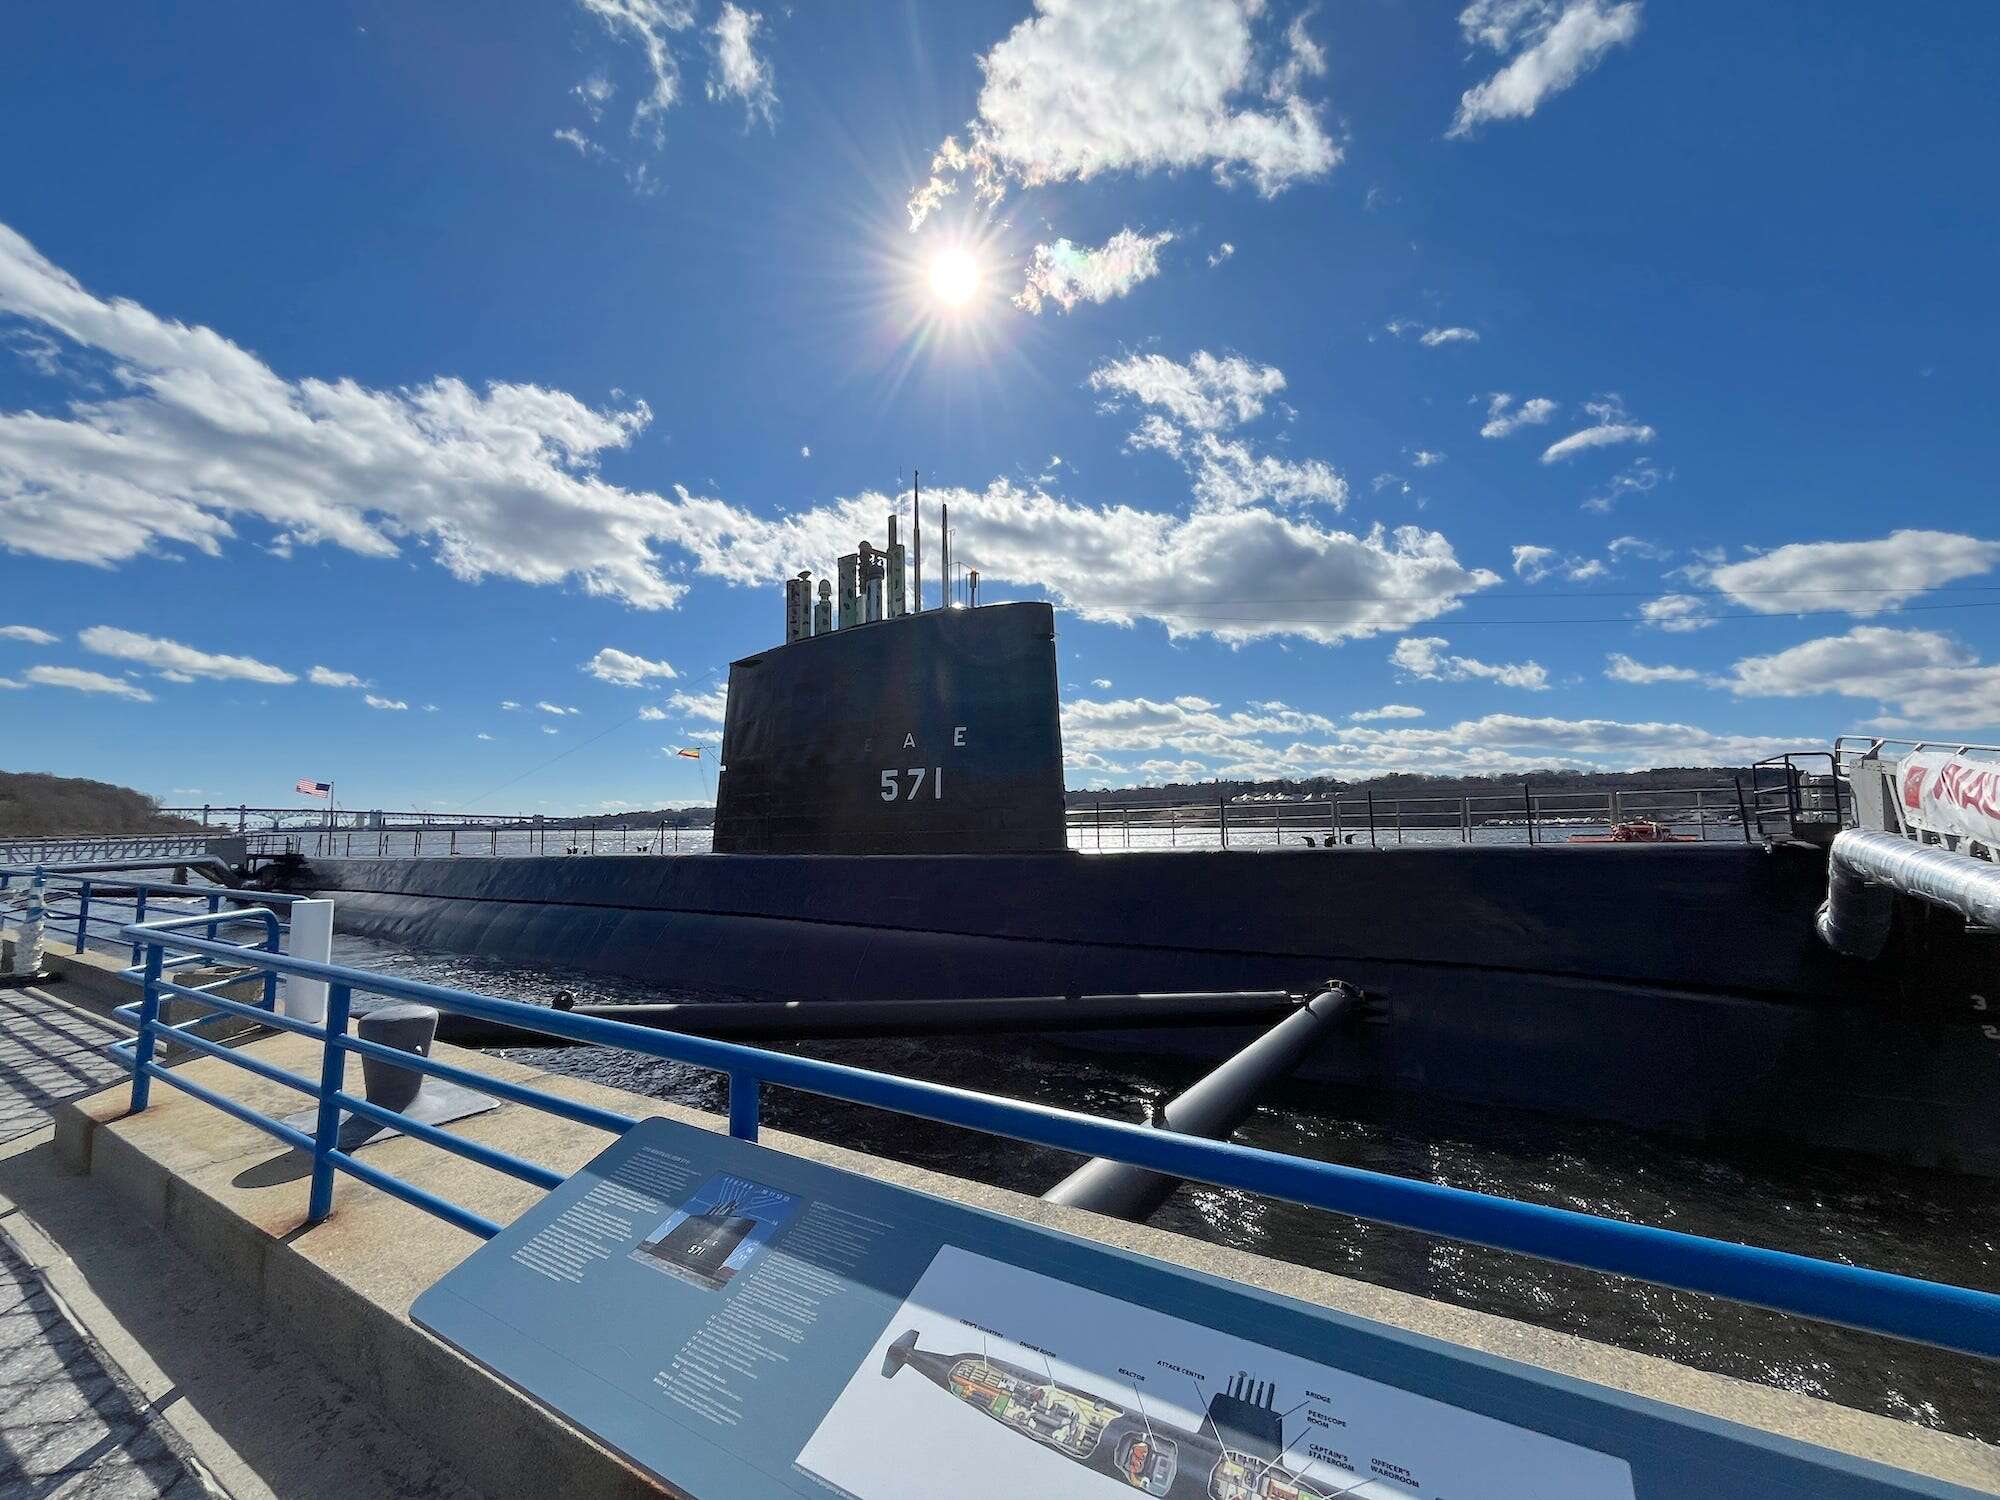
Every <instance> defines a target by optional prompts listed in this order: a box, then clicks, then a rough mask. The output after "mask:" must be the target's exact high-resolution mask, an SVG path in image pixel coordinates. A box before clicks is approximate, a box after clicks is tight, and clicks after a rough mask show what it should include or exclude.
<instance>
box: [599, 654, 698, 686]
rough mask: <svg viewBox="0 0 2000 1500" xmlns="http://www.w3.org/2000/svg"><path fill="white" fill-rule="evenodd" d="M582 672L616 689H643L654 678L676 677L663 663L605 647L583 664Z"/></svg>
mask: <svg viewBox="0 0 2000 1500" xmlns="http://www.w3.org/2000/svg"><path fill="white" fill-rule="evenodd" d="M582 669H583V670H584V671H586V672H588V673H589V674H590V675H591V676H592V677H595V678H596V679H597V680H598V681H599V682H609V683H613V684H615V685H617V686H618V687H634V688H635V687H644V686H645V685H646V684H647V683H648V682H650V681H651V680H653V679H654V678H656V677H668V678H671V677H678V676H680V673H678V672H676V671H675V670H674V669H673V668H672V667H671V666H670V665H668V664H667V663H666V662H663V661H649V660H647V659H646V658H645V657H643V656H633V655H632V654H631V653H629V652H625V651H620V650H618V649H617V648H616V647H613V646H606V647H605V648H604V649H603V650H602V651H599V652H598V653H597V655H595V656H593V657H591V659H590V660H589V661H587V662H585V663H584V664H583V668H582Z"/></svg>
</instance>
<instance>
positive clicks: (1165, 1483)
mask: <svg viewBox="0 0 2000 1500" xmlns="http://www.w3.org/2000/svg"><path fill="white" fill-rule="evenodd" d="M917 1342H918V1340H917V1332H916V1330H915V1329H911V1330H910V1331H908V1332H907V1333H904V1334H903V1335H902V1336H901V1337H900V1338H898V1339H897V1340H896V1341H895V1342H894V1343H893V1344H891V1345H890V1346H889V1348H888V1350H887V1351H886V1352H885V1353H884V1354H883V1356H882V1376H883V1378H884V1379H894V1378H895V1377H896V1375H897V1374H898V1373H899V1372H901V1371H903V1370H905V1369H909V1370H914V1371H916V1373H917V1374H919V1375H921V1376H923V1378H924V1379H925V1380H927V1381H929V1382H930V1383H931V1384H932V1385H934V1386H936V1387H937V1388H938V1389H939V1390H941V1391H943V1392H945V1393H946V1394H947V1395H949V1396H952V1397H955V1398H956V1399H957V1400H959V1401H962V1402H964V1403H965V1404H966V1405H967V1406H969V1407H971V1408H972V1409H973V1410H975V1411H977V1412H979V1413H981V1414H982V1415H983V1416H986V1417H989V1418H991V1419H992V1420H993V1421H995V1422H997V1423H999V1424H1000V1425H1001V1426H1002V1427H1004V1428H1005V1429H1007V1430H1008V1431H1009V1432H1011V1433H1014V1434H1016V1435H1017V1436H1019V1437H1021V1438H1022V1439H1024V1440H1027V1441H1032V1442H1035V1443H1039V1444H1040V1445H1041V1446H1042V1447H1044V1448H1047V1449H1050V1450H1051V1451H1053V1452H1055V1453H1058V1454H1060V1455H1062V1456H1063V1457H1064V1458H1066V1459H1068V1460H1070V1461H1071V1462H1072V1463H1075V1464H1079V1465H1081V1466H1082V1467H1084V1468H1086V1469H1089V1470H1092V1471H1093V1472H1095V1473H1098V1474H1103V1475H1106V1476H1108V1477H1109V1478H1112V1479H1116V1480H1118V1481H1120V1482H1121V1483H1123V1484H1125V1485H1127V1486H1129V1487H1130V1488H1131V1489H1133V1490H1135V1491H1137V1492H1138V1493H1139V1494H1142V1495H1153V1496H1158V1497H1160V1500H1332V1497H1333V1496H1335V1495H1346V1496H1350V1497H1373V1496H1376V1495H1387V1494H1391V1493H1398V1492H1397V1491H1394V1490H1392V1489H1391V1488H1390V1487H1389V1486H1387V1485H1380V1486H1378V1485H1377V1484H1375V1483H1374V1482H1373V1481H1370V1480H1369V1479H1367V1478H1366V1477H1365V1476H1354V1471H1352V1470H1349V1474H1350V1476H1353V1477H1351V1478H1350V1479H1349V1480H1348V1481H1344V1482H1342V1483H1341V1484H1340V1485H1339V1486H1338V1487H1337V1488H1333V1489H1321V1488H1318V1487H1316V1486H1314V1485H1312V1484H1310V1483H1308V1482H1306V1480H1305V1479H1304V1478H1303V1477H1301V1475H1300V1474H1299V1473H1298V1472H1296V1471H1294V1470H1293V1469H1291V1468H1289V1467H1287V1466H1286V1465H1285V1463H1284V1461H1283V1453H1284V1446H1285V1445H1284V1421H1283V1418H1281V1417H1280V1416H1279V1414H1278V1412H1277V1410H1276V1408H1275V1404H1274V1403H1275V1397H1276V1389H1275V1387H1274V1386H1272V1385H1271V1383H1270V1382H1268V1381H1258V1380H1254V1379H1252V1378H1251V1377H1250V1376H1249V1375H1248V1374H1247V1373H1243V1372H1239V1373H1238V1374H1237V1375H1235V1376H1234V1377H1233V1378H1232V1379H1231V1380H1230V1382H1229V1385H1228V1388H1227V1389H1226V1390H1223V1391H1218V1392H1217V1393H1216V1394H1215V1395H1214V1396H1213V1397H1211V1398H1210V1400H1209V1403H1208V1412H1207V1419H1206V1421H1205V1422H1204V1423H1203V1425H1202V1426H1201V1427H1200V1428H1199V1429H1198V1430H1190V1429H1188V1428H1185V1427H1181V1426H1177V1425H1176V1424H1174V1423H1171V1422H1168V1421H1166V1420H1164V1419H1163V1418H1160V1417H1155V1416H1152V1415H1151V1414H1149V1413H1147V1412H1144V1411H1142V1410H1137V1409H1132V1408H1128V1407H1127V1406H1126V1405H1124V1404H1123V1403H1122V1402H1121V1401H1120V1400H1119V1399H1118V1398H1115V1397H1112V1396H1107V1395H1099V1394H1096V1393H1093V1392H1091V1391H1087V1390H1084V1389H1082V1388H1081V1387H1079V1386H1073V1385H1065V1384H1063V1383H1062V1382H1060V1381H1057V1380H1055V1379H1053V1378H1052V1377H1051V1376H1049V1375H1047V1374H1037V1373H1036V1372H1034V1371H1032V1370H1028V1369H1026V1368H1024V1367H1022V1366H1020V1365H1016V1364H1011V1363H1009V1362H1008V1361H1006V1360H1004V1359H995V1358H993V1357H992V1356H990V1355H985V1354H939V1353H935V1352H933V1351H930V1350H926V1349H920V1348H918V1347H917ZM920 1389H921V1387H920Z"/></svg>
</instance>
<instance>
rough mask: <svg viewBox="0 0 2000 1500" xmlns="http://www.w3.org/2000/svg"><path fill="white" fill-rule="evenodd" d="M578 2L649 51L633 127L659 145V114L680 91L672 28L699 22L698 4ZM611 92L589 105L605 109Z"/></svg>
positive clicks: (675, 0)
mask: <svg viewBox="0 0 2000 1500" xmlns="http://www.w3.org/2000/svg"><path fill="white" fill-rule="evenodd" d="M577 3H578V4H579V5H581V6H582V7H583V8H584V9H585V10H586V11H588V12H589V13H590V14H591V15H593V16H595V17H597V19H598V20H599V21H601V22H602V23H603V24H604V29H605V30H606V31H607V32H609V33H610V34H611V35H612V36H613V37H614V38H617V39H618V40H620V41H628V42H631V43H633V44H634V45H636V46H637V47H638V48H639V50H640V52H641V53H642V54H643V55H644V57H645V59H646V71H647V75H648V78H649V80H650V83H649V86H648V88H647V90H646V92H645V93H644V94H643V95H642V96H641V97H640V99H639V103H638V106H637V107H636V108H635V109H634V110H633V112H632V133H633V134H634V135H635V136H636V135H641V134H648V133H649V134H650V135H651V136H652V139H653V143H654V144H655V145H658V144H659V142H660V139H661V126H660V116H661V115H663V114H664V113H666V111H668V110H670V109H672V108H673V107H674V105H675V104H676V103H677V102H679V100H680V96H681V69H680V63H679V62H678V61H677V60H676V58H675V57H674V51H673V47H672V46H671V45H670V44H669V42H668V40H667V39H668V36H669V35H670V34H671V33H673V32H676V31H686V30H687V29H688V28H689V27H690V26H692V25H694V6H693V5H692V4H690V3H688V0H577ZM592 86H593V80H585V83H584V85H583V88H585V89H588V88H590V87H592ZM609 97H610V93H609V89H608V87H607V89H606V91H605V92H604V93H603V94H602V95H600V96H598V97H597V98H596V99H595V100H594V101H592V100H588V99H587V100H586V107H589V105H590V104H591V103H593V102H594V103H595V105H596V106H597V111H596V112H601V109H602V105H603V103H604V100H605V99H607V98H609Z"/></svg>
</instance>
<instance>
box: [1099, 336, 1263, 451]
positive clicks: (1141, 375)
mask: <svg viewBox="0 0 2000 1500" xmlns="http://www.w3.org/2000/svg"><path fill="white" fill-rule="evenodd" d="M1090 388H1091V389H1092V390H1096V391H1109V392H1111V393H1112V394H1113V396H1114V398H1115V397H1117V396H1129V397H1131V398H1132V399H1133V400H1135V401H1139V402H1141V403H1143V404H1144V405H1147V406H1156V407H1158V408H1160V410H1161V411H1163V412H1165V413H1166V414H1167V415H1168V416H1170V417H1172V418H1173V419H1174V420H1175V421H1176V422H1179V423H1181V424H1182V425H1183V426H1186V427H1192V428H1195V429H1196V430H1198V431H1202V432H1226V431H1228V430H1229V429H1230V428H1231V427H1234V426H1236V425H1238V424H1239V423H1243V422H1248V421H1251V420H1253V419H1254V418H1256V417H1259V416H1262V415H1263V412H1264V403H1265V402H1266V401H1268V400H1269V399H1270V398H1271V397H1273V396H1275V395H1277V394H1278V392H1280V391H1282V390H1283V389H1284V388H1285V372H1284V371H1282V370H1280V369H1279V368H1278V367H1277V366H1276V365H1253V364H1251V363H1250V361H1248V360H1247V359H1244V358H1243V357H1242V356H1241V355H1238V354H1225V355H1223V356H1222V357H1220V358H1217V357H1216V356H1215V355H1213V354H1210V353H1209V352H1208V351H1207V350H1205V349H1198V350H1196V351H1195V353H1194V354H1193V355H1192V356H1191V357H1190V358H1189V359H1188V362H1187V363H1186V364H1180V363H1178V362H1176V361H1174V360H1171V359H1168V358H1167V357H1166V356H1165V355H1164V354H1134V355H1130V356H1128V357H1126V358H1124V359H1115V360H1111V361H1109V362H1107V363H1105V364H1101V365H1099V366H1098V367H1097V368H1096V369H1094V370H1092V371H1091V372H1090Z"/></svg>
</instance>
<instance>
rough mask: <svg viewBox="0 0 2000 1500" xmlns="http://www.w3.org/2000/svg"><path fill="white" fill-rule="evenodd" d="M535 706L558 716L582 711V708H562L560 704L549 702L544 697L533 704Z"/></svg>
mask: <svg viewBox="0 0 2000 1500" xmlns="http://www.w3.org/2000/svg"><path fill="white" fill-rule="evenodd" d="M535 707H537V708H539V709H540V710H541V711H542V712H543V713H545V714H555V715H557V716H558V717H560V716H561V715H564V714H577V713H582V712H583V710H582V709H580V708H564V707H563V706H562V705H561V704H559V703H551V702H549V701H548V700H547V699H546V698H544V699H542V700H540V701H539V702H537V703H536V704H535Z"/></svg>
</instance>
